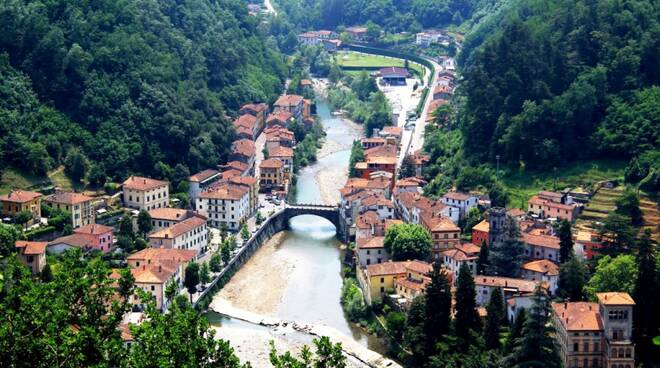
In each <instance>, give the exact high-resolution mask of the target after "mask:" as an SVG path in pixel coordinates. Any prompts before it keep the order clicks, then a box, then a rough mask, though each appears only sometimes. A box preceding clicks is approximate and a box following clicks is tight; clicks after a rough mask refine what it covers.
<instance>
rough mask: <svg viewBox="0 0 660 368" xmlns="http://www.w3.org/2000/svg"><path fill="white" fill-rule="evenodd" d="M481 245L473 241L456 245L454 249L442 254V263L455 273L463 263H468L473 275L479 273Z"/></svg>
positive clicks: (456, 273)
mask: <svg viewBox="0 0 660 368" xmlns="http://www.w3.org/2000/svg"><path fill="white" fill-rule="evenodd" d="M480 250H481V248H480V247H478V246H476V245H474V244H471V243H460V244H457V245H455V246H454V249H450V250H446V251H443V252H442V254H441V257H442V258H441V259H442V264H443V265H444V266H445V267H447V268H448V269H449V270H450V271H451V272H452V273H453V274H454V275H458V271H459V270H460V269H461V266H462V265H463V264H466V265H467V266H468V268H469V269H470V272H472V274H473V275H476V273H477V259H478V258H479V251H480Z"/></svg>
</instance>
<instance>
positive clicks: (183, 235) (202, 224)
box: [149, 215, 211, 255]
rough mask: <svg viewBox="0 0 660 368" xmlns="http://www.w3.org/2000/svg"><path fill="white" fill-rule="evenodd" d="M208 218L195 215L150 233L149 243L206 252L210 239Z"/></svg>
mask: <svg viewBox="0 0 660 368" xmlns="http://www.w3.org/2000/svg"><path fill="white" fill-rule="evenodd" d="M206 221H207V218H206V217H205V216H202V215H194V216H192V217H190V218H187V219H185V220H183V221H181V222H179V223H176V224H174V225H172V226H170V227H168V228H165V229H161V230H158V231H155V232H153V233H151V234H149V245H151V246H152V247H154V248H169V249H191V250H194V251H195V252H197V254H198V255H200V254H204V253H206V251H207V250H208V245H209V241H210V240H211V239H210V238H209V235H208V228H207V226H206Z"/></svg>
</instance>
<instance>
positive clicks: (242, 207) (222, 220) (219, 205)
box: [195, 183, 250, 231]
mask: <svg viewBox="0 0 660 368" xmlns="http://www.w3.org/2000/svg"><path fill="white" fill-rule="evenodd" d="M195 208H196V209H197V212H198V213H200V214H202V215H204V216H206V217H208V222H209V224H210V225H211V226H212V227H214V228H221V227H222V225H225V226H227V229H229V230H234V231H238V229H239V228H240V227H241V224H243V222H245V221H246V220H247V218H248V217H249V216H250V189H248V188H246V187H245V186H243V185H236V184H233V183H227V184H223V185H220V186H217V187H214V188H211V189H210V190H208V191H206V192H202V193H201V194H200V195H199V198H198V199H197V205H196V206H195Z"/></svg>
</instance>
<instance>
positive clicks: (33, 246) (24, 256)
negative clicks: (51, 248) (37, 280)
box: [14, 240, 48, 275]
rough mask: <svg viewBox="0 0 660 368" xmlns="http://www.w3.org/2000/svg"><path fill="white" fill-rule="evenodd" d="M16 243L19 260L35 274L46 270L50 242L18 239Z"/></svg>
mask: <svg viewBox="0 0 660 368" xmlns="http://www.w3.org/2000/svg"><path fill="white" fill-rule="evenodd" d="M14 245H15V246H16V250H17V251H18V260H19V261H21V263H22V264H24V265H25V266H27V268H29V269H30V271H32V274H33V275H38V274H40V273H41V271H43V270H44V267H45V266H46V247H47V246H48V243H46V242H33V241H24V240H17V241H16V243H15V244H14Z"/></svg>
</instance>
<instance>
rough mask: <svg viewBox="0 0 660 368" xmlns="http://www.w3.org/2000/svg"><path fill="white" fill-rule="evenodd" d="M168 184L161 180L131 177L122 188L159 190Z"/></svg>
mask: <svg viewBox="0 0 660 368" xmlns="http://www.w3.org/2000/svg"><path fill="white" fill-rule="evenodd" d="M168 184H169V183H168V182H166V181H163V180H156V179H151V178H145V177H142V176H131V177H129V178H128V179H126V180H125V181H124V182H123V183H122V186H123V187H124V188H125V189H133V190H151V189H156V188H160V187H162V186H165V185H168Z"/></svg>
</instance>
